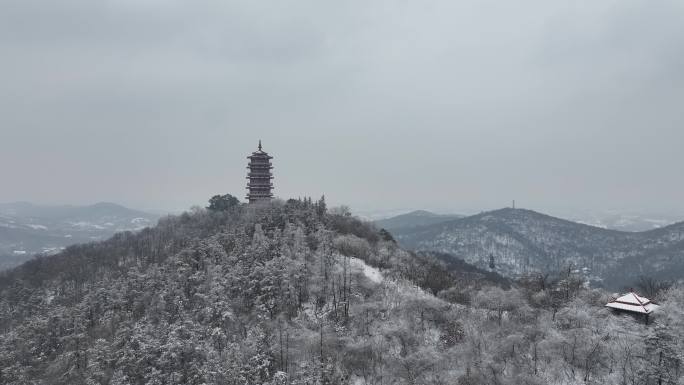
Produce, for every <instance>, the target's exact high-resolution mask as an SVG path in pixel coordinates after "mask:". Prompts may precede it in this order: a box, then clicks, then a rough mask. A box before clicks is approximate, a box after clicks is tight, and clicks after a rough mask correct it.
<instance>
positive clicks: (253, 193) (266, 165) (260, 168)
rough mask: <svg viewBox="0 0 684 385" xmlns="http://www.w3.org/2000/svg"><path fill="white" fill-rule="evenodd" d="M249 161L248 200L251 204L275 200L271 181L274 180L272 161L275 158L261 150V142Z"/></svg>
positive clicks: (249, 157)
mask: <svg viewBox="0 0 684 385" xmlns="http://www.w3.org/2000/svg"><path fill="white" fill-rule="evenodd" d="M247 159H249V164H248V165H247V168H248V169H249V172H248V173H247V179H249V182H248V183H247V190H248V191H249V192H248V193H247V200H248V201H249V203H254V202H259V201H268V200H271V198H273V183H271V179H273V175H272V174H271V169H273V165H272V164H271V159H273V157H272V156H270V155H268V153H266V152H264V151H263V150H262V149H261V140H260V141H259V150H257V151H255V152H253V153H252V155H250V156H248V157H247Z"/></svg>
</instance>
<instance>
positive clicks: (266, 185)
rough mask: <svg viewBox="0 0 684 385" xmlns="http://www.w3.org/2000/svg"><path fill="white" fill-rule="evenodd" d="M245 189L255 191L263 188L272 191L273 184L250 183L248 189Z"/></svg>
mask: <svg viewBox="0 0 684 385" xmlns="http://www.w3.org/2000/svg"><path fill="white" fill-rule="evenodd" d="M245 188H248V189H252V190H253V189H259V188H261V189H272V188H273V185H272V184H251V183H248V184H247V187H245Z"/></svg>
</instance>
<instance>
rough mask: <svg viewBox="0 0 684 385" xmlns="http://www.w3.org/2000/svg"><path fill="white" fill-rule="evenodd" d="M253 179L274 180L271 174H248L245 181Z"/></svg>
mask: <svg viewBox="0 0 684 385" xmlns="http://www.w3.org/2000/svg"><path fill="white" fill-rule="evenodd" d="M251 178H255V179H273V175H271V174H253V173H251V172H250V173H249V174H247V177H245V179H251Z"/></svg>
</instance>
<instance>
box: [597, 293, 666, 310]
mask: <svg viewBox="0 0 684 385" xmlns="http://www.w3.org/2000/svg"><path fill="white" fill-rule="evenodd" d="M606 306H607V307H609V308H612V309H617V310H625V311H631V312H635V313H642V314H649V313H651V312H653V311H654V310H656V309H657V308H658V305H656V304H654V303H652V302H651V301H650V300H649V299H648V298H645V297H642V296H640V295H639V294H637V293H635V292H633V291H630V292H629V293H627V294H625V295H623V296H621V297H618V298H615V299H614V300H612V301H610V302H608V303H607V304H606Z"/></svg>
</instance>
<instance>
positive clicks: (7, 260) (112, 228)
mask: <svg viewBox="0 0 684 385" xmlns="http://www.w3.org/2000/svg"><path fill="white" fill-rule="evenodd" d="M158 218H159V217H158V216H157V215H153V214H149V213H145V212H141V211H137V210H131V209H128V208H126V207H123V206H120V205H117V204H114V203H104V202H102V203H96V204H94V205H90V206H42V205H34V204H31V203H27V202H17V203H3V204H0V270H2V269H4V268H8V267H11V266H16V265H18V264H19V263H21V262H23V261H25V260H27V259H30V258H32V257H33V255H35V254H54V253H55V252H57V251H59V250H61V249H63V248H64V247H66V246H68V245H73V244H77V243H85V242H92V241H99V240H104V239H107V238H109V237H111V236H112V235H114V233H116V232H121V231H128V230H140V229H142V228H144V227H147V226H151V225H154V223H155V222H156V221H157V219H158Z"/></svg>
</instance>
